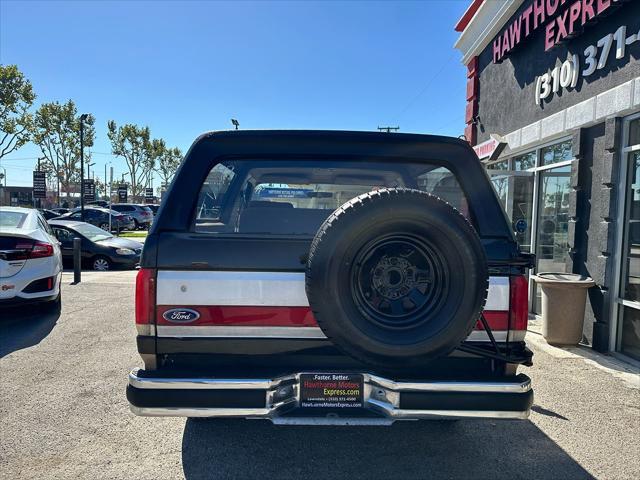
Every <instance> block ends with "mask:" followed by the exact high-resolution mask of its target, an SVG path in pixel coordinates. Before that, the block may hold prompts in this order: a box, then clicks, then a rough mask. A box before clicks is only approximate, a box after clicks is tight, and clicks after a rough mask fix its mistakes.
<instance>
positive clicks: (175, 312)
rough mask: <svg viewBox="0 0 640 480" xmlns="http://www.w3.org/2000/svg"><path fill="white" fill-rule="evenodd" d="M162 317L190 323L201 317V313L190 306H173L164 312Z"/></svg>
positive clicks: (176, 321) (172, 320)
mask: <svg viewBox="0 0 640 480" xmlns="http://www.w3.org/2000/svg"><path fill="white" fill-rule="evenodd" d="M162 318H164V319H165V320H167V321H169V322H174V323H189V322H195V321H196V320H197V319H199V318H200V314H199V313H198V312H196V311H195V310H191V309H190V308H172V309H171V310H167V311H166V312H164V313H163V314H162Z"/></svg>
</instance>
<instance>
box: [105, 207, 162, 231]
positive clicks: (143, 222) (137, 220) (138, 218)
mask: <svg viewBox="0 0 640 480" xmlns="http://www.w3.org/2000/svg"><path fill="white" fill-rule="evenodd" d="M111 208H112V209H113V210H115V211H116V212H120V213H122V214H123V215H128V216H130V217H131V218H133V222H134V224H135V229H136V230H148V229H149V227H150V226H151V222H153V211H152V210H151V209H150V208H149V207H147V206H146V205H136V204H134V203H114V204H113V205H111Z"/></svg>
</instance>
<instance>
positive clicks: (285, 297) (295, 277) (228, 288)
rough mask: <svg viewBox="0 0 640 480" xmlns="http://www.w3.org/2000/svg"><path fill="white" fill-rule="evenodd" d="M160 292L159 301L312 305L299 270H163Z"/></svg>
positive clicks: (163, 302) (159, 276)
mask: <svg viewBox="0 0 640 480" xmlns="http://www.w3.org/2000/svg"><path fill="white" fill-rule="evenodd" d="M183 290H184V291H183ZM157 295H158V297H157V298H158V300H157V302H158V305H219V306H228V305H235V306H247V305H250V306H265V307H308V306H309V301H308V300H307V294H306V292H305V290H304V273H297V272H208V271H207V272H199V271H162V270H161V271H159V272H158V291H157Z"/></svg>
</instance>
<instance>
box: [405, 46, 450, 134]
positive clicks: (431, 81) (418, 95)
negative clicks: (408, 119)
mask: <svg viewBox="0 0 640 480" xmlns="http://www.w3.org/2000/svg"><path fill="white" fill-rule="evenodd" d="M456 53H457V52H456V51H455V50H454V51H453V53H452V54H451V55H450V56H449V58H447V60H446V61H445V62H444V63H443V64H442V66H441V67H440V69H439V70H438V71H437V72H436V73H435V74H434V75H433V76H432V77H431V78H430V79H429V80H428V81H427V83H426V85H425V86H424V87H423V88H422V90H420V92H419V93H418V94H417V95H416V96H415V97H413V99H411V100H410V101H409V103H407V104H406V105H405V107H404V108H403V109H402V110H400V113H398V114H397V115H396V117H395V119H394V123H396V122H397V121H398V120H399V119H400V117H401V116H402V115H404V113H405V112H406V111H407V110H409V108H410V107H411V106H412V105H413V104H414V103H415V102H416V101H417V100H418V99H419V98H420V97H421V96H422V95H423V94H424V92H426V91H427V89H428V88H429V87H430V86H431V84H432V83H433V81H434V80H435V79H436V78H438V76H439V75H440V74H441V73H442V72H443V71H444V69H445V67H447V66H448V65H449V63H450V62H451V60H452V59H453V58H454V57H455V55H456Z"/></svg>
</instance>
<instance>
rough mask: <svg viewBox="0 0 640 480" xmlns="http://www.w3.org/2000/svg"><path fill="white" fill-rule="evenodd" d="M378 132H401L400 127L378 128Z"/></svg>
mask: <svg viewBox="0 0 640 480" xmlns="http://www.w3.org/2000/svg"><path fill="white" fill-rule="evenodd" d="M378 130H380V131H381V132H387V133H391V131H394V132H397V131H398V130H400V127H378Z"/></svg>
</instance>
